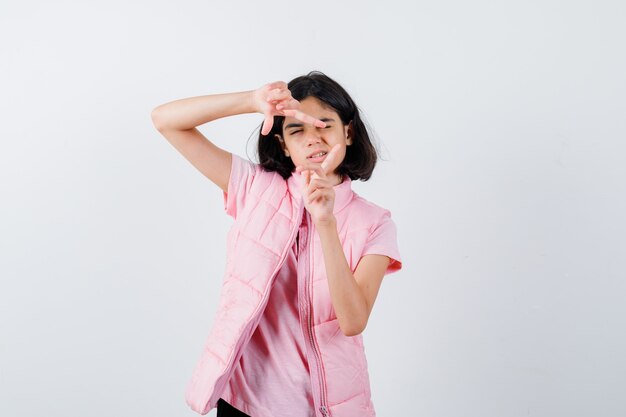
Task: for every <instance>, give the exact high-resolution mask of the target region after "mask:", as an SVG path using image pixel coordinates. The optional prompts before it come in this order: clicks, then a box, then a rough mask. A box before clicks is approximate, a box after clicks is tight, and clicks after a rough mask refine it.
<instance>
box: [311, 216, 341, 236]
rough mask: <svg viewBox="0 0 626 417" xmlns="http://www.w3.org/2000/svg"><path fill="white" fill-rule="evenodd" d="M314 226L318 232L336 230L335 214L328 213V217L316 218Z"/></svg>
mask: <svg viewBox="0 0 626 417" xmlns="http://www.w3.org/2000/svg"><path fill="white" fill-rule="evenodd" d="M315 227H316V228H317V230H319V231H320V232H325V231H329V230H337V219H336V218H335V215H334V214H332V215H330V217H328V218H326V219H323V220H317V221H316V222H315Z"/></svg>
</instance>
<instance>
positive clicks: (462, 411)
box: [0, 0, 626, 417]
mask: <svg viewBox="0 0 626 417" xmlns="http://www.w3.org/2000/svg"><path fill="white" fill-rule="evenodd" d="M625 39H626V4H625V3H624V2H622V1H564V0H563V1H551V0H544V1H526V2H510V1H502V2H493V1H484V0H481V1H473V2H466V1H458V0H457V1H439V2H431V1H429V2H423V1H416V2H411V1H392V0H390V1H381V2H378V1H337V2H332V1H325V0H323V1H318V2H294V1H267V2H253V1H247V2H246V1H219V2H218V1H206V0H205V1H184V0H183V1H177V2H173V1H135V2H132V1H120V0H110V1H106V2H105V1H92V2H89V1H82V2H80V1H59V2H44V1H32V2H18V1H15V0H3V2H2V4H0V71H1V74H0V120H1V123H0V138H1V141H2V142H1V143H2V147H1V149H0V192H1V205H0V307H1V311H0V415H1V416H3V417H26V416H29V417H30V416H53V417H57V416H58V417H73V416H85V415H86V416H90V417H109V416H151V417H161V416H163V417H165V416H167V417H173V416H179V417H183V416H193V415H196V414H195V413H194V412H193V411H191V410H190V409H189V408H188V407H187V405H186V403H185V401H184V389H185V387H186V384H187V382H188V380H189V379H190V377H191V373H192V370H193V366H194V365H195V363H196V361H197V359H198V358H199V355H200V352H201V349H202V347H203V344H204V340H205V338H206V336H207V334H208V331H209V329H210V326H211V323H212V320H213V315H214V313H215V311H216V305H217V297H218V293H219V289H220V286H221V282H222V274H223V271H224V267H225V242H226V233H227V231H228V228H229V227H230V225H231V224H232V219H230V218H229V217H228V216H227V215H226V214H225V213H224V211H223V199H222V193H221V191H220V190H219V189H218V188H217V187H216V186H215V185H214V184H212V183H211V182H210V181H209V180H208V179H206V178H205V177H203V176H202V174H200V173H199V172H198V171H196V170H195V168H193V166H192V165H191V164H189V163H188V162H187V161H186V160H185V159H184V158H183V157H182V156H181V155H180V154H178V152H177V151H176V150H175V149H174V148H173V147H172V146H171V145H170V144H169V143H168V142H167V141H166V139H165V138H163V137H162V136H161V135H160V134H159V133H158V132H157V131H156V129H155V128H154V127H153V125H152V122H151V119H150V113H151V111H152V109H153V108H154V107H156V106H157V105H159V104H162V103H165V102H168V101H172V100H175V99H179V98H184V97H190V96H197V95H205V94H212V93H224V92H232V91H243V90H250V89H254V88H257V87H260V86H261V85H263V84H265V83H267V82H271V81H276V80H284V81H289V80H290V79H292V78H294V77H295V76H298V75H301V74H304V73H306V72H308V71H310V70H313V69H317V70H321V71H323V72H325V73H326V74H328V75H329V76H331V77H333V78H335V79H336V80H337V81H339V82H340V83H341V84H342V85H344V86H345V87H346V89H347V90H348V91H349V92H350V93H351V94H352V95H353V97H354V99H355V100H356V102H357V103H358V104H359V106H360V107H361V109H362V110H363V113H364V115H365V117H366V119H367V121H368V123H369V125H371V126H372V127H373V130H374V132H375V136H376V138H377V140H378V143H379V145H380V148H381V153H382V157H383V160H381V161H380V163H379V165H378V166H377V168H376V170H375V172H374V176H373V178H372V179H371V180H370V181H369V182H367V183H360V182H357V183H355V184H354V189H355V190H356V191H357V192H358V193H359V194H361V195H363V196H364V197H365V198H367V199H369V200H371V201H373V202H376V203H377V204H379V205H382V206H384V207H386V208H388V209H390V210H391V212H392V215H393V219H394V220H395V222H396V224H397V226H398V240H399V246H400V251H401V254H402V256H403V261H404V269H403V270H402V271H400V272H399V273H397V274H395V275H390V276H389V277H386V278H385V280H384V281H383V285H382V287H381V289H380V292H379V295H378V298H377V301H376V305H375V306H374V310H373V312H372V316H371V319H370V322H369V323H368V327H367V329H366V330H365V333H364V341H365V348H366V352H367V358H368V363H369V370H370V378H371V383H372V395H373V401H374V406H375V408H376V410H377V412H378V415H379V416H381V417H385V416H399V415H401V416H420V417H421V416H423V417H452V416H459V417H468V416H469V417H474V416H475V417H509V416H510V417H514V416H542V417H554V416H568V417H578V416H581V417H582V416H602V417H611V416H616V417H617V416H624V415H626V397H625V396H624V393H625V392H626V357H625V356H626V355H625V354H624V352H626V337H625V334H624V329H625V328H626V272H625V271H626V238H625V236H626V219H625V213H626V145H625V139H626V122H625V120H626V118H625V115H626V102H625V97H626V82H625V77H624V74H626V53H625V51H626V42H625ZM261 121H262V116H261V115H255V114H251V115H243V116H237V117H232V118H227V119H223V120H219V121H216V122H214V123H209V124H206V125H204V126H202V127H201V131H202V132H203V133H204V134H205V135H206V136H207V137H208V138H209V139H211V140H213V141H214V142H215V143H216V144H217V145H218V146H221V147H223V148H225V149H227V150H229V151H231V152H234V153H237V154H239V155H242V156H246V155H248V156H250V157H251V158H253V157H254V144H255V136H256V132H255V129H256V128H257V127H258V126H259V124H260V123H261ZM251 136H252V139H249V138H250V137H251ZM210 415H211V416H214V415H215V410H213V411H212V412H211V413H210ZM253 417H254V416H253ZM294 417H298V416H294Z"/></svg>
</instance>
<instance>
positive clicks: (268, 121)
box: [261, 114, 274, 136]
mask: <svg viewBox="0 0 626 417" xmlns="http://www.w3.org/2000/svg"><path fill="white" fill-rule="evenodd" d="M273 125H274V116H272V115H271V114H266V115H265V120H263V127H261V134H262V135H263V136H267V134H268V133H270V132H271V131H272V126H273Z"/></svg>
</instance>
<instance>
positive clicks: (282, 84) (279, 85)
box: [265, 81, 287, 90]
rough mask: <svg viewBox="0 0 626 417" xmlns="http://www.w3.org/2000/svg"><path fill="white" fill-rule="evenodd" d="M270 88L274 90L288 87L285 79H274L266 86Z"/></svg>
mask: <svg viewBox="0 0 626 417" xmlns="http://www.w3.org/2000/svg"><path fill="white" fill-rule="evenodd" d="M265 87H266V88H267V89H268V90H273V89H275V88H287V83H286V82H284V81H274V82H272V83H269V84H267V85H266V86H265Z"/></svg>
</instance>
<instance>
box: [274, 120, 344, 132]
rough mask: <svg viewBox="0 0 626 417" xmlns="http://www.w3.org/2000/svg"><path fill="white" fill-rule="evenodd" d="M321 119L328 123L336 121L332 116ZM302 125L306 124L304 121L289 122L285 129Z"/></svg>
mask: <svg viewBox="0 0 626 417" xmlns="http://www.w3.org/2000/svg"><path fill="white" fill-rule="evenodd" d="M320 120H321V121H322V122H324V123H328V122H331V123H332V122H334V121H335V119H333V118H332V117H324V118H321V119H320ZM302 126H304V124H303V123H289V124H288V125H287V126H285V130H287V129H291V128H294V127H302Z"/></svg>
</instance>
